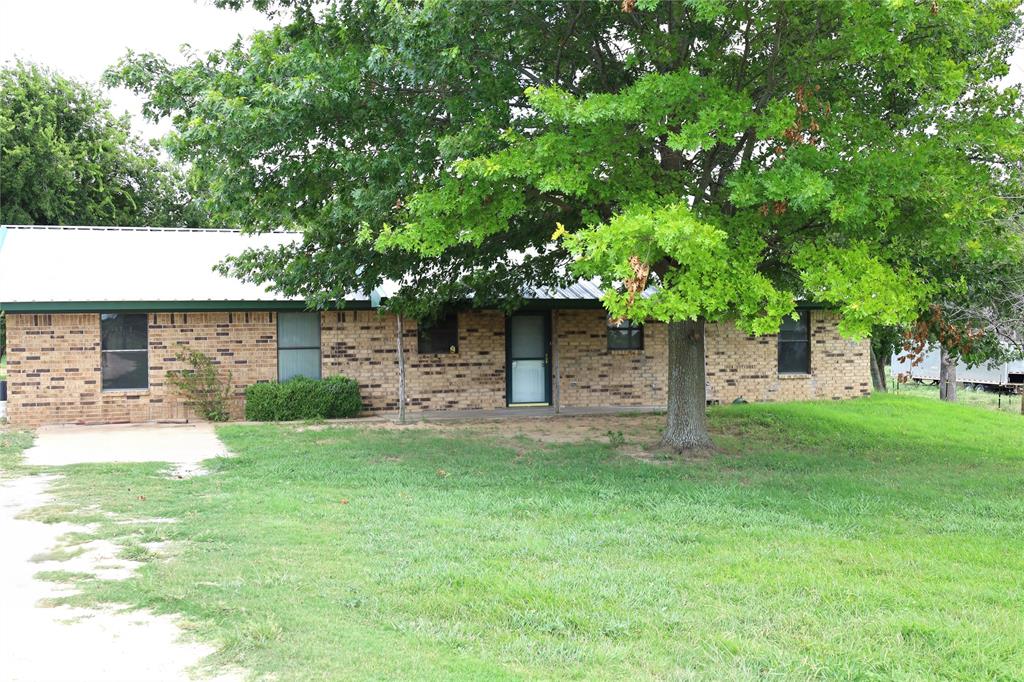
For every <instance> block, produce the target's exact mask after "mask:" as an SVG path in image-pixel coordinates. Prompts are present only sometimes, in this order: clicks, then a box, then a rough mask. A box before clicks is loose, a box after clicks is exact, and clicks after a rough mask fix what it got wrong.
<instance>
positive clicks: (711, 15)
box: [111, 0, 1022, 448]
mask: <svg viewBox="0 0 1024 682" xmlns="http://www.w3.org/2000/svg"><path fill="white" fill-rule="evenodd" d="M223 4H226V5H232V4H235V3H233V2H224V3H223ZM254 4H255V5H256V6H257V7H259V8H261V9H263V10H265V11H267V12H270V13H273V14H276V15H277V16H278V17H279V18H280V21H281V25H280V26H278V27H277V28H275V29H273V30H271V31H268V32H265V33H260V34H257V35H255V36H253V37H252V38H251V40H249V41H244V42H240V43H237V44H235V45H233V46H231V47H229V48H227V49H225V50H223V51H220V52H216V53H213V54H211V55H208V56H204V57H201V58H194V59H193V60H192V61H191V62H190V63H188V64H187V65H185V66H183V67H171V66H170V65H169V64H167V63H166V62H164V61H162V60H160V59H158V58H155V57H153V56H151V55H129V56H128V57H127V58H126V59H125V60H124V61H123V62H122V63H121V64H120V65H119V66H118V68H117V69H115V70H114V71H112V72H111V78H112V79H113V80H114V81H116V82H118V83H121V84H126V85H129V86H131V87H133V88H135V89H136V90H138V91H142V92H146V93H148V95H149V97H150V104H149V109H148V110H149V112H150V114H151V115H153V116H156V117H159V116H172V117H173V119H174V122H175V129H176V131H175V134H174V135H173V137H172V139H171V141H170V149H171V150H172V152H173V153H174V154H175V155H176V156H177V157H179V158H180V159H182V160H187V161H189V162H190V163H191V164H192V165H193V168H194V169H195V172H196V173H197V174H198V176H199V177H200V178H201V180H202V181H203V182H204V183H207V184H209V186H210V187H212V188H213V192H214V200H215V204H216V206H217V209H218V211H219V217H220V218H221V219H223V220H224V221H228V222H230V223H235V224H240V225H242V226H244V227H246V228H247V229H252V230H257V231H259V230H267V229H272V228H278V227H281V226H286V227H291V228H297V229H300V230H302V231H303V233H304V234H305V239H304V241H303V243H302V244H300V245H296V246H294V247H289V248H285V249H281V250H277V251H267V252H261V253H252V254H249V255H247V256H246V257H243V258H241V259H238V260H236V261H235V262H234V263H233V264H232V269H233V271H234V272H235V273H236V274H237V275H238V276H241V277H246V278H251V279H255V280H259V281H272V282H274V283H275V286H277V287H278V288H280V289H281V290H283V291H286V292H289V293H296V294H302V295H305V296H307V297H309V298H310V299H311V300H313V301H314V302H321V303H322V302H327V301H330V300H335V299H340V298H341V297H342V295H343V294H344V293H345V292H347V291H350V290H352V289H356V288H359V289H369V288H372V287H374V286H377V285H379V284H380V283H381V282H382V281H383V280H384V279H392V280H396V281H400V282H402V283H403V284H404V285H405V287H404V292H405V293H404V294H401V295H399V296H398V297H397V298H396V299H394V300H393V301H391V302H390V305H391V307H392V308H394V309H396V310H400V311H404V312H408V313H412V314H416V315H427V314H429V313H430V312H431V311H432V310H435V309H436V308H437V307H438V306H439V305H442V304H443V303H444V302H446V301H451V300H457V299H463V298H466V297H467V296H468V295H469V294H471V293H472V294H473V295H474V303H475V304H477V305H494V304H496V303H497V304H500V305H503V306H505V307H513V306H514V305H515V304H516V303H517V302H518V301H519V300H520V297H519V292H520V291H521V290H522V287H523V286H524V285H537V284H551V283H556V282H558V281H563V280H566V279H569V278H572V277H576V276H592V277H597V278H600V279H601V280H602V282H603V283H604V285H605V287H606V290H607V294H606V296H605V299H604V301H605V305H606V307H607V308H608V309H609V311H610V312H611V314H612V315H614V316H616V317H630V318H633V319H636V320H647V319H656V320H662V321H664V322H667V323H668V324H669V347H670V351H669V367H670V384H669V418H668V428H667V431H666V435H665V442H666V444H667V445H669V446H671V447H676V448H693V447H706V446H707V445H709V444H710V439H709V437H708V434H707V430H706V425H705V421H704V402H705V395H704V377H703V359H704V336H703V325H704V323H705V322H706V321H718V320H731V321H735V322H736V323H737V324H738V325H739V326H740V327H741V328H743V329H745V330H748V331H750V332H751V333H757V334H766V333H773V332H775V331H777V330H778V327H779V324H780V321H781V320H782V318H783V317H784V316H785V315H788V314H791V313H792V312H793V310H794V308H795V305H796V303H797V301H798V300H799V299H801V298H805V299H813V300H815V301H817V302H819V303H825V304H829V305H832V306H835V307H836V308H837V309H839V311H840V312H841V313H842V314H843V322H842V325H841V329H842V331H843V332H844V333H846V334H848V335H851V336H857V335H864V334H867V333H868V331H869V329H870V327H871V325H872V324H893V323H900V322H908V321H910V320H912V319H914V317H915V316H916V315H917V314H918V313H919V311H921V310H922V309H923V308H925V307H926V305H927V303H928V302H929V300H930V299H931V298H932V297H934V296H935V295H936V294H937V292H939V291H941V290H943V289H944V288H945V287H947V286H948V282H946V281H945V280H946V279H948V277H949V275H948V274H947V272H948V269H941V270H940V274H936V269H935V268H934V267H932V266H933V265H934V263H936V262H942V263H946V262H953V261H956V262H971V261H973V260H977V259H980V258H984V256H985V252H986V248H987V245H989V244H992V243H998V242H999V241H1000V240H1002V239H1003V238H1004V228H1003V227H1002V226H1003V225H1005V222H1004V221H1003V220H1001V219H1000V218H1002V217H1003V216H1004V215H1005V213H1006V212H1007V210H1008V209H1007V201H1006V199H1005V197H1006V196H1009V195H1015V194H1019V192H1018V190H1017V189H1016V187H1015V185H1016V183H1015V182H1014V179H1015V178H1018V177H1020V176H1019V174H1018V173H1017V171H1018V170H1019V164H1020V161H1021V149H1022V136H1021V132H1022V130H1021V106H1020V104H1021V102H1020V96H1019V92H1018V91H1017V89H1015V88H1009V89H1002V88H1000V87H998V85H997V83H998V80H999V79H1000V78H1001V77H1002V76H1004V75H1005V74H1006V73H1007V70H1008V67H1007V60H1008V58H1009V55H1010V53H1011V51H1012V49H1013V46H1014V45H1015V43H1016V42H1017V38H1018V35H1019V31H1020V20H1019V15H1018V12H1017V10H1018V7H1017V2H1008V1H1005V0H1004V1H1001V2H1000V1H996V2H988V3H975V2H965V1H954V0H934V1H932V0H927V1H918V2H913V1H904V2H888V3H877V2H868V1H866V0H846V1H843V2H827V3H825V2H823V3H813V2H775V1H767V0H764V1H754V0H749V1H735V2H733V1H727V0H680V1H675V2H658V1H656V0H623V1H622V2H621V3H620V2H578V3H569V2H566V3H549V2H516V3H503V4H498V3H480V2H472V1H468V0H445V1H443V2H441V1H425V2H394V1H389V2H345V3H341V2H338V3H319V2H305V1H297V2H271V1H270V0H258V1H257V2H256V3H254ZM645 289H647V293H646V294H645V293H644V290H645Z"/></svg>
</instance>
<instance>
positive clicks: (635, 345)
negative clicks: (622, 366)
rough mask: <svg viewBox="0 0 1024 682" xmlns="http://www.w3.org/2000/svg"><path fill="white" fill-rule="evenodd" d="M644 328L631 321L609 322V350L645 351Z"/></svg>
mask: <svg viewBox="0 0 1024 682" xmlns="http://www.w3.org/2000/svg"><path fill="white" fill-rule="evenodd" d="M643 349H644V327H643V325H642V324H637V323H636V322H632V321H630V320H622V321H621V322H612V321H610V320H609V322H608V350H643Z"/></svg>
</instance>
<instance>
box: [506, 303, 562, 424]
mask: <svg viewBox="0 0 1024 682" xmlns="http://www.w3.org/2000/svg"><path fill="white" fill-rule="evenodd" d="M505 332H506V334H505V339H506V342H505V357H506V358H507V360H506V364H507V384H508V386H507V389H506V390H507V394H508V404H509V405H550V404H551V318H550V316H549V315H548V314H547V313H546V312H545V313H518V314H516V315H512V316H511V317H509V318H508V325H507V327H506V329H505Z"/></svg>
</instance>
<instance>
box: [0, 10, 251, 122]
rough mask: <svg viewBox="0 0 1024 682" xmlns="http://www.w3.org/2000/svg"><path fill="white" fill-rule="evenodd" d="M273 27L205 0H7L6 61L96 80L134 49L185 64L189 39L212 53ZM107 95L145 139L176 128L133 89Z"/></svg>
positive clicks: (0, 17)
mask: <svg viewBox="0 0 1024 682" xmlns="http://www.w3.org/2000/svg"><path fill="white" fill-rule="evenodd" d="M268 26H270V21H269V20H268V19H267V18H266V17H265V16H264V15H262V14H260V13H258V12H255V11H253V10H252V9H250V8H246V9H244V10H242V11H240V12H232V11H231V10H226V9H218V8H216V7H214V6H213V4H212V3H211V2H204V1H203V0H0V62H6V61H9V60H11V59H13V58H14V57H20V58H21V59H24V60H27V61H33V62H37V63H39V64H41V65H44V66H48V67H50V68H52V69H54V70H56V71H59V72H60V73H61V74H63V75H65V76H69V77H73V78H75V79H77V80H85V81H89V82H92V83H96V82H98V81H99V79H100V76H102V75H103V71H104V70H105V69H106V68H107V67H108V66H110V65H112V64H114V63H115V62H116V61H117V60H118V59H120V58H121V57H122V56H123V55H124V54H125V52H126V51H128V50H129V49H131V50H134V51H136V52H154V53H157V54H160V55H163V56H164V57H167V58H168V59H171V60H173V61H177V62H183V61H184V59H183V58H182V57H181V49H180V48H181V46H182V45H183V44H188V45H190V46H191V49H192V50H195V51H198V52H208V51H209V50H213V49H217V48H223V47H227V46H228V45H230V44H231V42H232V41H233V40H234V39H235V38H236V37H237V36H239V35H242V36H247V35H249V34H251V33H252V32H253V31H256V30H259V29H262V28H267V27H268ZM107 96H108V97H109V98H110V99H111V100H112V101H113V103H114V109H115V110H117V112H118V113H121V112H123V111H128V112H129V113H130V114H132V118H133V122H134V124H135V129H136V131H138V132H139V133H141V134H142V135H143V137H144V138H146V139H149V138H152V137H159V136H161V135H162V134H164V133H166V132H167V131H168V130H169V129H170V123H169V122H167V121H164V122H162V123H161V124H160V125H159V126H154V125H153V124H151V123H149V122H148V121H145V120H144V119H143V118H142V98H139V97H136V96H135V95H133V94H132V93H130V92H128V91H127V90H108V91H107Z"/></svg>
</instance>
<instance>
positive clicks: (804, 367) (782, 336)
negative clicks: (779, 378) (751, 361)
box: [779, 310, 811, 374]
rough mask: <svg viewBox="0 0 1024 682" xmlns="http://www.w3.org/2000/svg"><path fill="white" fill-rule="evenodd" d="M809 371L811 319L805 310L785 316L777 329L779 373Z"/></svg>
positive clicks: (808, 372) (804, 372)
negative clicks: (795, 314) (794, 315)
mask: <svg viewBox="0 0 1024 682" xmlns="http://www.w3.org/2000/svg"><path fill="white" fill-rule="evenodd" d="M810 373H811V320H810V313H809V312H808V311H806V310H801V311H798V312H797V319H795V320H794V319H793V318H792V317H790V316H788V315H787V316H786V317H785V318H783V320H782V327H781V329H779V374H810Z"/></svg>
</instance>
